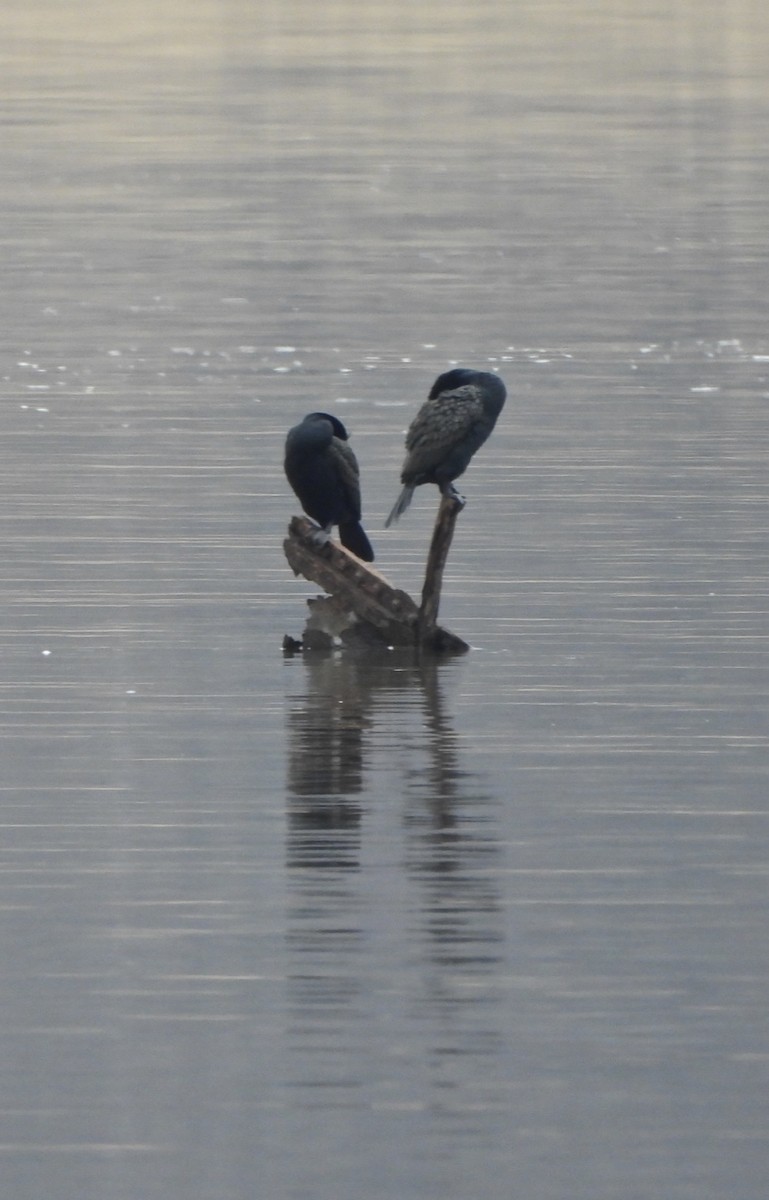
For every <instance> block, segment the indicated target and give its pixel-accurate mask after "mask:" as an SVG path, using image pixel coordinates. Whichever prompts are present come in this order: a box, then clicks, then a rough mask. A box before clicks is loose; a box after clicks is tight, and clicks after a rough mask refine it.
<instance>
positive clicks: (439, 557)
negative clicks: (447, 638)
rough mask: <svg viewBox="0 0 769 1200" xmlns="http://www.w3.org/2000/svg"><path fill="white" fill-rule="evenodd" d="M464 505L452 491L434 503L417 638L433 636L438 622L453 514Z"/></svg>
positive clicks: (453, 521)
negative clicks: (435, 506)
mask: <svg viewBox="0 0 769 1200" xmlns="http://www.w3.org/2000/svg"><path fill="white" fill-rule="evenodd" d="M464 506H465V502H464V500H462V499H461V498H460V497H459V496H457V495H456V494H455V493H454V494H451V493H449V494H447V495H442V496H441V502H440V504H439V506H438V516H437V517H436V518H435V528H434V530H433V537H432V541H431V542H430V552H429V554H428V555H427V568H426V570H425V582H424V587H423V588H422V603H421V605H420V608H419V618H418V622H417V623H418V627H419V637H420V640H421V641H424V640H425V639H426V638H427V639H429V638H430V637H432V636H433V632H434V630H435V629H436V627H437V623H438V609H439V607H440V603H441V588H442V586H443V569H444V567H445V566H446V559H447V558H448V556H449V550H450V549H451V541H452V538H453V537H454V526H455V525H456V523H457V517H458V516H459V514H460V513H461V511H462V509H463V508H464Z"/></svg>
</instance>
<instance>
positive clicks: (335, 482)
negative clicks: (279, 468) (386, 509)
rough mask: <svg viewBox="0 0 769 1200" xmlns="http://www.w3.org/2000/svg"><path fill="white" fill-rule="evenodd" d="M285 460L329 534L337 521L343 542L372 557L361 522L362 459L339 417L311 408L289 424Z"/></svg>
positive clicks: (303, 499)
mask: <svg viewBox="0 0 769 1200" xmlns="http://www.w3.org/2000/svg"><path fill="white" fill-rule="evenodd" d="M284 466H285V470H286V477H287V479H288V482H289V483H290V484H291V486H292V488H293V489H294V491H295V492H296V494H297V496H298V498H299V503H300V504H301V506H302V508H303V509H304V511H305V512H306V513H307V516H308V517H311V518H312V519H313V521H317V522H318V524H319V525H320V527H321V529H322V530H323V531H324V533H325V534H326V537H327V536H328V535H329V534H330V532H331V528H332V526H334V525H338V526H339V540H340V541H341V543H342V545H343V546H346V547H347V549H348V550H352V552H353V554H357V556H358V558H362V559H363V561H364V562H373V561H374V551H373V550H372V549H371V543H370V542H369V540H368V538H367V537H366V534H365V533H364V530H363V527H362V525H361V523H360V472H359V470H358V460H357V459H356V457H355V455H354V453H353V451H352V449H351V447H350V446H349V445H348V443H347V430H346V429H345V427H344V425H343V424H342V422H341V421H340V420H339V419H338V417H333V416H331V414H330V413H324V412H314V413H309V414H308V416H306V417H305V418H304V420H303V421H302V422H301V424H300V425H295V426H294V428H293V429H291V430H289V433H288V437H287V438H286V458H285V463H284Z"/></svg>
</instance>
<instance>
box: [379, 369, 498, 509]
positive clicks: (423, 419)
mask: <svg viewBox="0 0 769 1200" xmlns="http://www.w3.org/2000/svg"><path fill="white" fill-rule="evenodd" d="M506 396H507V392H506V390H505V385H504V383H503V382H502V380H501V379H500V378H499V376H498V375H492V374H491V372H489V371H470V370H468V369H467V368H466V367H455V368H454V370H452V371H446V372H444V374H443V375H439V376H438V378H437V379H436V381H435V383H434V384H433V386H432V388H431V389H430V395H429V396H428V397H427V400H426V401H425V403H424V404H423V405H422V407H421V408H420V410H419V412H418V413H417V415H416V416H415V417H414V420H413V421H412V422H411V425H410V426H409V431H408V433H407V434H406V461H405V462H404V464H403V470H402V471H401V483H402V484H403V491H402V492H401V494H400V496H399V497H398V499H397V500H396V501H395V504H394V506H393V510H392V512H391V513H390V515H389V517H388V518H387V521H386V522H385V526H388V525H391V524H392V522H393V521H397V520H398V517H400V516H401V515H402V514H403V513H404V512H405V511H406V509H407V508H408V506H409V504H410V503H411V497H412V496H413V495H414V488H417V487H419V486H420V484H423V483H436V484H437V485H438V487H439V488H440V490H441V494H442V495H453V496H457V497H458V498H459V499H461V497H460V496H459V493H458V492H457V490H456V488H455V487H454V486H453V481H454V480H455V479H458V478H459V476H460V475H462V474H463V472H464V471H466V470H467V467H468V464H469V462H470V459H471V458H472V457H473V455H474V454H475V451H476V450H477V449H478V448H479V446H482V445H483V443H484V442H485V441H486V438H487V437H488V436H489V434H490V433H491V431H492V429H493V428H494V425H495V424H496V420H497V417H498V416H499V414H500V413H501V411H502V406H503V405H504V403H505V398H506Z"/></svg>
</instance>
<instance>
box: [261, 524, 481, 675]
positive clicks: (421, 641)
mask: <svg viewBox="0 0 769 1200" xmlns="http://www.w3.org/2000/svg"><path fill="white" fill-rule="evenodd" d="M455 519H456V517H455ZM450 540H451V539H450V538H449V541H450ZM283 550H284V553H285V555H286V558H287V559H288V562H289V565H290V566H291V569H292V570H293V572H294V574H295V575H302V576H304V578H305V579H309V580H312V582H313V583H317V584H319V585H320V586H321V587H322V588H323V589H324V591H326V592H327V593H328V594H329V596H330V597H332V599H333V605H332V606H331V607H330V608H329V609H328V610H327V611H328V612H329V613H333V628H331V627H330V628H329V634H330V635H331V634H337V635H341V637H342V639H343V640H345V631H344V629H343V626H344V616H345V614H349V616H350V622H349V624H350V633H354V626H355V622H356V621H357V622H359V623H360V626H361V628H360V629H359V630H358V633H359V634H360V636H359V638H358V639H357V640H363V641H365V640H369V641H370V640H371V637H372V635H373V636H374V637H375V638H376V639H377V640H379V641H381V642H382V644H384V645H388V646H414V647H419V648H421V649H426V650H430V651H433V652H437V653H451V654H461V653H464V652H465V651H466V650H468V649H469V646H468V645H467V643H466V642H463V641H462V639H461V638H458V637H456V636H455V635H454V634H453V633H450V632H449V631H448V630H447V629H441V628H440V627H439V626H438V625H437V624H436V623H435V620H433V621H432V623H431V624H429V625H425V626H423V625H422V624H420V610H419V608H418V607H417V605H416V604H415V602H414V601H413V600H412V598H411V596H409V595H408V594H407V593H406V592H404V591H402V590H401V589H400V588H394V587H393V586H392V584H390V583H389V582H388V580H387V579H385V577H384V576H383V575H381V574H380V573H379V571H376V570H375V569H374V568H373V567H371V566H370V565H369V564H368V563H363V562H361V560H360V559H359V558H356V557H355V555H354V554H351V553H350V552H349V551H348V550H345V548H344V547H343V546H340V545H339V544H338V543H336V542H333V541H331V540H328V541H326V542H324V543H320V542H319V541H318V528H317V526H316V525H313V523H312V522H311V521H308V520H307V518H306V517H292V519H291V522H290V524H289V527H288V537H287V538H286V539H285V541H284V543H283ZM446 552H448V547H447V548H446ZM444 562H445V556H444ZM324 611H325V606H320V608H319V609H317V610H316V621H315V624H316V625H317V617H318V614H320V613H324ZM313 632H317V629H315V630H313ZM329 641H331V636H329Z"/></svg>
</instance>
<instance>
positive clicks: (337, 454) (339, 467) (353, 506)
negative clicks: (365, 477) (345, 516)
mask: <svg viewBox="0 0 769 1200" xmlns="http://www.w3.org/2000/svg"><path fill="white" fill-rule="evenodd" d="M328 453H329V454H330V455H331V457H332V459H333V462H334V468H335V470H336V474H337V478H338V481H339V488H340V490H341V491H342V492H343V493H344V497H345V500H346V502H347V505H348V506H349V509H350V517H351V518H352V519H353V520H355V521H359V520H360V470H359V468H358V460H357V458H356V457H355V453H354V451H353V449H352V447H351V446H350V445H349V444H348V443H347V442H343V441H342V440H341V439H340V438H338V437H333V438H332V439H331V445H330V446H329V448H328Z"/></svg>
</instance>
